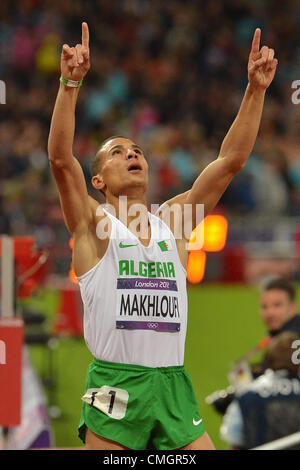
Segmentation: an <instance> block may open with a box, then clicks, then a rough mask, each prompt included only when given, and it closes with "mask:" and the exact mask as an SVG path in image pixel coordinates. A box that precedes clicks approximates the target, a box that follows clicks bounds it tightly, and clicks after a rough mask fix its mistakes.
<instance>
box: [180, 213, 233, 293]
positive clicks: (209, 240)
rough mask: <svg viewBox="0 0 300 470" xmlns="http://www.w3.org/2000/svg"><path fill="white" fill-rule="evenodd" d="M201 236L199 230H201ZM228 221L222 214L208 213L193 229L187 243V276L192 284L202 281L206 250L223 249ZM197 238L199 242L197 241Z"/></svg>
mask: <svg viewBox="0 0 300 470" xmlns="http://www.w3.org/2000/svg"><path fill="white" fill-rule="evenodd" d="M203 224H204V236H203V243H202V236H201V234H200V231H203ZM227 231H228V222H227V220H226V219H225V217H223V216H222V215H208V216H207V217H205V219H204V221H202V222H201V223H200V224H199V225H198V226H197V227H196V228H195V230H193V232H192V235H191V238H190V243H189V260H188V265H187V278H188V281H189V282H191V283H192V284H198V283H199V282H201V281H202V279H203V277H204V273H205V265H206V253H205V252H206V251H221V250H223V248H224V246H225V244H226V240H227ZM198 240H199V242H198Z"/></svg>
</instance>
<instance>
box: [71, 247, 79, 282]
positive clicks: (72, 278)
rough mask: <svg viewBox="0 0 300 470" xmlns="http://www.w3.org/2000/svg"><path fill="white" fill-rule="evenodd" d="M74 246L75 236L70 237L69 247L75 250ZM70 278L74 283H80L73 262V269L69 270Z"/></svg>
mask: <svg viewBox="0 0 300 470" xmlns="http://www.w3.org/2000/svg"><path fill="white" fill-rule="evenodd" d="M73 246H74V240H73V238H70V241H69V247H70V248H71V250H73ZM69 279H70V280H71V281H72V282H74V284H78V280H77V278H76V274H75V271H74V267H73V263H71V269H70V271H69Z"/></svg>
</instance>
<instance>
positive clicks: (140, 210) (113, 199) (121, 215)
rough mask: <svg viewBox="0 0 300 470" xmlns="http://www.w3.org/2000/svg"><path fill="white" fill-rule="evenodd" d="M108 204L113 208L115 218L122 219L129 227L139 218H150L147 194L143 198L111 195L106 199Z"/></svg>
mask: <svg viewBox="0 0 300 470" xmlns="http://www.w3.org/2000/svg"><path fill="white" fill-rule="evenodd" d="M106 204H109V205H110V206H112V208H113V209H114V215H115V217H117V218H118V219H120V220H121V221H122V222H123V223H125V225H127V226H128V225H129V224H130V222H131V221H132V220H134V219H136V218H137V217H147V218H148V207H147V200H146V195H145V194H143V195H141V196H139V195H135V196H128V195H120V196H114V195H112V194H109V195H107V197H106Z"/></svg>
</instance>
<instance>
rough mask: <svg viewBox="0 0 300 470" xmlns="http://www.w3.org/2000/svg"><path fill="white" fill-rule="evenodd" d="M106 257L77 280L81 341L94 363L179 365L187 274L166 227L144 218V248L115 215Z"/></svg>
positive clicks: (185, 317) (161, 223)
mask: <svg viewBox="0 0 300 470" xmlns="http://www.w3.org/2000/svg"><path fill="white" fill-rule="evenodd" d="M104 211H105V213H106V215H107V216H108V217H109V218H110V220H111V236H110V241H109V244H108V247H107V250H106V253H105V255H104V256H103V258H102V259H101V260H100V261H99V263H98V264H96V266H94V267H93V268H92V269H90V270H89V271H88V272H87V273H85V274H84V275H82V276H79V277H78V278H77V279H78V281H79V286H80V291H81V297H82V300H83V305H84V337H85V341H86V344H87V346H88V348H89V350H90V351H91V353H92V354H93V356H94V357H95V358H97V359H101V360H103V361H109V362H119V363H123V364H124V363H126V364H138V365H142V366H146V367H167V366H180V365H183V363H184V347H185V337H186V327H187V292H186V271H185V269H184V268H183V266H182V264H181V261H180V258H179V254H178V251H177V246H176V241H175V238H174V236H173V233H172V232H171V230H170V228H169V227H168V226H167V225H166V224H165V223H164V222H163V221H162V220H161V219H160V218H159V217H156V216H155V215H153V214H151V213H150V212H149V213H148V214H149V221H150V224H151V240H150V244H149V246H148V247H145V246H143V245H142V244H141V243H140V241H139V239H138V238H137V237H136V236H135V235H134V234H133V233H132V232H131V231H130V230H128V228H127V227H126V226H125V225H124V224H123V223H122V222H121V221H120V220H119V219H117V218H116V217H114V216H113V215H112V214H110V213H109V212H107V211H106V210H105V209H104Z"/></svg>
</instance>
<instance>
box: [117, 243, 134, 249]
mask: <svg viewBox="0 0 300 470" xmlns="http://www.w3.org/2000/svg"><path fill="white" fill-rule="evenodd" d="M137 245H138V244H137V243H135V244H134V245H123V243H122V242H120V245H119V247H120V248H129V247H130V246H137Z"/></svg>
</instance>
